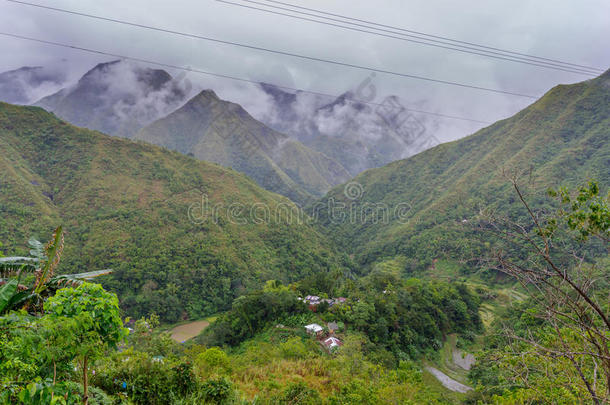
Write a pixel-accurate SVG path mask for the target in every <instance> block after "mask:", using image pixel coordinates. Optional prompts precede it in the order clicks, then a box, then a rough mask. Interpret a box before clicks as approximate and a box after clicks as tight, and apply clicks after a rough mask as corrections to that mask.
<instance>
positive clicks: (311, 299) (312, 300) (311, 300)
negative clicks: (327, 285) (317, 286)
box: [305, 295, 320, 305]
mask: <svg viewBox="0 0 610 405" xmlns="http://www.w3.org/2000/svg"><path fill="white" fill-rule="evenodd" d="M305 302H306V303H308V304H309V305H318V304H319V303H320V297H318V296H317V295H308V296H307V297H305Z"/></svg>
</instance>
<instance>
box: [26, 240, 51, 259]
mask: <svg viewBox="0 0 610 405" xmlns="http://www.w3.org/2000/svg"><path fill="white" fill-rule="evenodd" d="M28 244H29V245H30V248H31V249H30V254H31V255H32V256H34V257H35V258H36V259H37V260H39V261H44V260H46V259H47V257H46V256H45V254H44V245H43V244H42V242H40V241H39V240H38V239H36V238H34V237H30V239H29V240H28Z"/></svg>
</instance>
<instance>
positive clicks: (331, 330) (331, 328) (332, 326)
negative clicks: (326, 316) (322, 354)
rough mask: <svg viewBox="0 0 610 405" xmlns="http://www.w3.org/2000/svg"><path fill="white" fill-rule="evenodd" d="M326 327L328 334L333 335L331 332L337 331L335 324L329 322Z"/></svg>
mask: <svg viewBox="0 0 610 405" xmlns="http://www.w3.org/2000/svg"><path fill="white" fill-rule="evenodd" d="M326 327H327V328H328V331H329V332H330V333H333V332H335V331H338V330H339V325H337V322H329V323H327V324H326Z"/></svg>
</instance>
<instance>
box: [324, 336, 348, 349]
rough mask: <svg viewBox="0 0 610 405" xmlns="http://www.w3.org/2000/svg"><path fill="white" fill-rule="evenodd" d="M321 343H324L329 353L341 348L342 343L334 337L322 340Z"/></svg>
mask: <svg viewBox="0 0 610 405" xmlns="http://www.w3.org/2000/svg"><path fill="white" fill-rule="evenodd" d="M322 343H324V346H326V348H327V349H328V350H329V351H333V350H335V349H336V348H338V347H340V346H343V342H342V341H340V340H339V339H337V338H336V337H334V336H331V337H329V338H326V339H324V341H323V342H322Z"/></svg>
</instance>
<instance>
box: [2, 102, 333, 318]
mask: <svg viewBox="0 0 610 405" xmlns="http://www.w3.org/2000/svg"><path fill="white" fill-rule="evenodd" d="M0 149H1V150H2V151H3V153H2V154H1V155H0V190H1V192H0V240H1V241H2V243H3V245H2V250H3V251H4V252H5V253H6V252H11V253H16V254H17V255H19V254H26V253H27V249H26V248H27V240H28V238H29V237H30V236H31V235H37V236H38V237H39V238H40V239H41V240H46V239H48V237H49V235H50V232H51V230H52V229H54V228H55V227H56V226H57V225H58V224H63V227H64V230H65V231H66V246H67V247H66V255H65V257H66V259H65V260H64V261H62V263H61V266H60V269H61V271H63V272H66V273H77V272H82V271H86V270H87V269H91V270H96V269H103V268H112V269H114V273H113V275H112V276H108V277H109V278H108V279H106V280H105V281H104V285H105V286H106V287H109V288H110V289H112V290H113V291H116V292H117V293H118V294H119V298H120V301H121V307H122V308H123V309H124V310H125V311H126V313H127V314H129V315H132V316H139V315H142V314H150V313H157V314H159V315H160V316H161V318H162V319H163V320H165V321H175V320H178V319H180V318H186V317H195V318H196V317H201V316H205V315H209V314H212V313H215V312H217V311H219V310H222V309H225V308H226V307H227V306H228V305H230V303H231V302H232V300H233V299H234V298H235V297H237V296H238V295H241V294H243V293H244V292H246V291H248V290H250V289H252V288H254V287H258V286H260V284H261V282H262V281H264V280H267V279H270V278H273V279H278V280H284V281H286V282H288V281H293V280H296V279H299V278H302V277H305V276H308V275H312V274H316V273H319V272H322V273H324V272H329V271H331V270H333V269H339V268H340V267H341V265H340V260H339V259H338V257H337V255H336V254H335V253H334V252H333V251H332V249H331V248H330V247H329V246H330V245H329V243H328V242H327V240H326V239H325V238H324V237H323V236H321V235H320V234H319V233H317V232H316V231H315V230H314V229H313V228H311V227H310V226H308V225H304V224H299V223H298V221H296V219H294V218H293V219H291V218H290V217H289V213H290V212H291V211H292V212H295V213H296V212H297V211H296V210H297V208H296V206H295V205H294V204H293V203H291V202H290V201H288V200H287V199H286V198H284V197H281V196H279V195H276V194H273V193H271V192H268V191H265V190H263V189H261V188H260V187H259V186H257V185H256V184H255V183H254V182H253V181H251V180H250V179H248V178H247V177H246V176H245V175H242V174H240V173H237V172H235V171H233V170H231V169H226V168H223V167H220V166H218V165H216V164H211V163H205V162H200V161H197V160H195V159H193V158H190V157H187V156H184V155H181V154H178V153H176V152H170V151H167V150H165V149H162V148H159V147H156V146H151V145H146V144H142V143H135V142H132V141H128V140H124V139H119V138H113V137H109V136H106V135H103V134H101V133H98V132H94V131H90V130H85V129H81V128H77V127H74V126H72V125H69V124H67V123H65V122H63V121H61V120H59V119H57V118H56V117H54V116H53V115H52V114H50V113H47V112H46V111H44V110H43V109H41V108H38V107H18V106H13V105H9V104H4V103H0ZM202 198H207V203H206V202H205V200H202ZM202 201H203V202H202ZM205 204H207V206H208V207H209V210H208V211H206V210H202V205H205ZM255 204H262V205H263V206H266V207H268V209H269V212H270V214H271V219H270V220H268V221H267V220H265V221H255V220H253V219H252V218H251V217H250V208H251V207H253V206H254V205H255ZM189 207H191V217H190V218H189ZM214 207H216V208H217V210H216V211H215V212H216V216H217V217H218V218H217V220H214V215H213V214H214V212H213V211H212V209H213V208H214ZM231 207H233V211H230V208H231ZM278 212H280V213H284V214H282V215H280V217H281V218H280V219H281V220H275V219H274V218H275V216H274V214H276V213H278ZM288 222H290V223H288Z"/></svg>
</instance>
